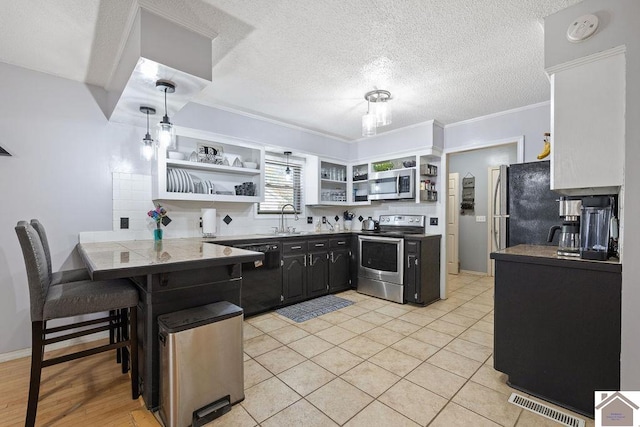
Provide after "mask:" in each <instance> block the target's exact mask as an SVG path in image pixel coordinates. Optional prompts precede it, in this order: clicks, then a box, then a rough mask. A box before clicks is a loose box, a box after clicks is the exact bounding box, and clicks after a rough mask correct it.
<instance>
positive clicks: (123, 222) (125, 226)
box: [120, 218, 129, 230]
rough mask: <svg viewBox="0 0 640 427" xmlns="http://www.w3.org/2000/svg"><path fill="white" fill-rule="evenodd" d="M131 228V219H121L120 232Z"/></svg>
mask: <svg viewBox="0 0 640 427" xmlns="http://www.w3.org/2000/svg"><path fill="white" fill-rule="evenodd" d="M128 228H129V218H120V230H126V229H128Z"/></svg>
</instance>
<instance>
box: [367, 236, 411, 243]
mask: <svg viewBox="0 0 640 427" xmlns="http://www.w3.org/2000/svg"><path fill="white" fill-rule="evenodd" d="M358 238H359V239H360V241H361V242H387V243H402V241H403V239H402V238H399V237H377V236H359V237H358Z"/></svg>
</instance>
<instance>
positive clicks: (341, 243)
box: [338, 242, 347, 245]
mask: <svg viewBox="0 0 640 427" xmlns="http://www.w3.org/2000/svg"><path fill="white" fill-rule="evenodd" d="M346 244H347V242H338V245H346Z"/></svg>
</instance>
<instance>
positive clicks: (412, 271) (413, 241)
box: [404, 235, 440, 305]
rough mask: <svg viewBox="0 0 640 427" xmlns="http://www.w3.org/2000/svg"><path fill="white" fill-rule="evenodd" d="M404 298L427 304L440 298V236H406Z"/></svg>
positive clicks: (411, 301)
mask: <svg viewBox="0 0 640 427" xmlns="http://www.w3.org/2000/svg"><path fill="white" fill-rule="evenodd" d="M404 254H405V255H404V300H405V302H410V303H414V304H420V305H427V304H430V303H432V302H434V301H437V300H439V299H440V236H439V235H438V236H428V237H420V238H406V239H405V242H404Z"/></svg>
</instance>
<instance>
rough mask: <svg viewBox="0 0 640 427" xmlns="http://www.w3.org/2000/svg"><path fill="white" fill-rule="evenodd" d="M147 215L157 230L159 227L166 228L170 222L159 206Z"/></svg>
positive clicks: (164, 211) (163, 209) (165, 211)
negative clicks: (154, 223)
mask: <svg viewBox="0 0 640 427" xmlns="http://www.w3.org/2000/svg"><path fill="white" fill-rule="evenodd" d="M147 215H148V216H149V217H150V218H151V219H152V220H154V221H155V222H156V228H158V229H160V226H161V225H164V226H165V227H166V226H167V225H169V223H170V222H171V219H170V218H169V217H168V216H167V210H166V209H165V208H163V207H162V206H160V204H158V206H157V207H156V208H155V209H152V210H150V211H149V212H147Z"/></svg>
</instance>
